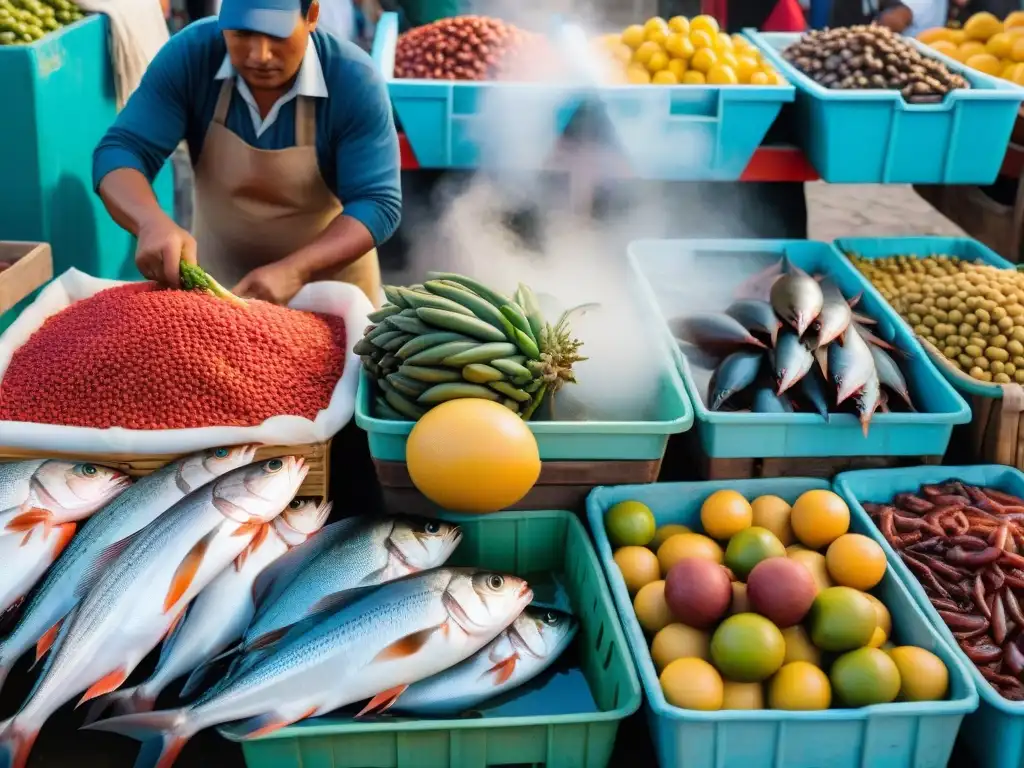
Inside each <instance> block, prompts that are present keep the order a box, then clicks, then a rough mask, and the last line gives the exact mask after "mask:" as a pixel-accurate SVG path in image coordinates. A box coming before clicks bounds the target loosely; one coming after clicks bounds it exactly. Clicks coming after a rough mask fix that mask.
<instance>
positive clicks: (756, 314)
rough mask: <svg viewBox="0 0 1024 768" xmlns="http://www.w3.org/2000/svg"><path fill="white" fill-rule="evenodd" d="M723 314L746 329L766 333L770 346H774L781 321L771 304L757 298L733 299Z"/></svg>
mask: <svg viewBox="0 0 1024 768" xmlns="http://www.w3.org/2000/svg"><path fill="white" fill-rule="evenodd" d="M725 314H727V315H728V316H729V317H731V318H732V319H733V320H736V321H738V322H739V323H740V324H741V325H743V327H744V328H746V329H748V330H751V331H759V332H760V333H764V334H767V335H768V336H769V337H770V338H771V341H772V346H773V347H774V346H775V339H776V337H778V335H779V329H780V328H781V327H782V321H781V320H779V318H778V317H777V316H776V314H775V310H773V309H772V305H771V304H769V303H768V302H767V301H759V300H757V299H743V300H741V301H734V302H733V303H732V304H730V305H729V308H728V309H727V310H725Z"/></svg>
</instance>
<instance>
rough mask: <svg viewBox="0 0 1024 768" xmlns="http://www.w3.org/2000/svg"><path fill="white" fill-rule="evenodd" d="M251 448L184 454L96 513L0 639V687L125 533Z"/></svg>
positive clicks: (244, 458) (39, 652)
mask: <svg viewBox="0 0 1024 768" xmlns="http://www.w3.org/2000/svg"><path fill="white" fill-rule="evenodd" d="M255 453H256V447H255V446H251V445H243V446H237V447H235V448H214V449H212V450H209V451H202V452H200V453H195V454H192V455H191V456H186V457H184V458H182V459H178V460H177V461H173V462H171V463H170V464H168V465H167V466H165V467H163V468H161V469H158V470H157V471H156V472H154V473H152V474H151V475H148V476H146V477H142V478H139V480H138V481H137V482H136V483H135V484H134V485H132V486H131V487H130V488H129V489H128V490H127V491H125V492H124V493H122V494H121V495H120V496H118V497H117V498H116V499H115V500H114V501H112V502H111V503H110V504H108V505H107V506H106V507H104V508H103V509H102V510H100V511H99V512H98V513H96V514H95V515H94V516H93V517H92V518H90V519H89V521H88V522H87V523H86V524H85V525H84V526H83V527H82V530H81V531H79V532H78V535H77V536H75V537H74V539H72V540H71V544H70V545H69V546H68V548H67V549H66V550H65V551H64V552H63V554H62V555H61V557H60V558H59V559H58V560H57V562H56V563H55V564H54V566H53V568H51V569H50V571H49V573H48V574H47V575H46V578H45V579H44V580H43V583H42V584H41V585H40V587H39V589H37V590H36V592H35V594H33V596H32V598H31V600H29V602H28V605H27V606H26V608H25V610H24V612H23V613H22V615H21V619H20V621H19V622H18V625H17V626H16V627H15V628H14V631H13V632H11V634H10V635H8V636H7V638H6V639H5V640H4V641H3V642H2V643H0V687H2V686H3V682H4V679H5V678H6V677H7V674H8V672H9V671H10V669H11V667H12V666H13V665H14V663H15V662H16V661H17V660H18V659H19V658H21V656H22V655H23V654H24V653H25V652H26V651H28V649H29V648H31V647H32V646H33V645H34V646H35V647H36V661H37V662H38V661H39V659H41V658H42V657H43V655H44V654H45V653H46V651H47V650H48V649H49V648H50V646H51V645H52V644H53V641H54V639H56V637H57V631H58V630H59V629H60V623H61V621H62V620H63V619H64V617H65V616H67V614H68V613H69V612H70V611H71V609H72V608H74V607H75V605H76V604H77V603H78V601H79V600H80V599H81V598H82V597H84V596H85V595H86V594H87V593H88V592H89V589H90V588H91V587H92V585H93V584H94V583H95V582H96V580H97V579H98V578H99V577H100V576H101V575H102V573H103V570H104V569H105V567H106V566H107V565H108V564H109V563H110V562H111V561H112V560H113V559H114V558H115V557H116V556H117V555H118V554H119V553H120V551H121V550H122V549H123V548H124V546H125V545H126V544H127V542H128V540H129V537H131V536H132V535H133V534H135V533H136V532H138V531H140V530H142V529H143V528H145V527H146V526H147V525H149V524H150V523H151V522H153V520H155V519H156V518H157V517H159V516H160V515H161V514H163V513H164V512H166V511H167V510H168V509H169V508H170V507H172V506H173V505H174V504H176V503H177V502H179V501H181V500H182V499H183V498H184V497H185V496H186V495H187V494H188V493H190V492H191V491H194V490H195V489H197V488H200V487H201V486H203V485H206V484H207V483H208V482H210V481H211V480H214V479H215V478H217V477H220V476H221V475H223V474H224V473H226V472H230V471H231V470H234V469H238V468H239V467H244V466H245V465H247V464H249V463H251V462H252V460H253V457H254V456H255Z"/></svg>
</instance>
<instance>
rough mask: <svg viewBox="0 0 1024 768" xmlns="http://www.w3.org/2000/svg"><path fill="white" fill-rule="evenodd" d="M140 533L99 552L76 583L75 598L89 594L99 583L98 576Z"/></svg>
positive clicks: (137, 532)
mask: <svg viewBox="0 0 1024 768" xmlns="http://www.w3.org/2000/svg"><path fill="white" fill-rule="evenodd" d="M140 533H142V531H141V530H140V531H136V532H135V533H133V534H132V535H131V536H125V537H124V538H123V539H121V540H120V541H115V542H114V543H113V544H111V545H110V546H109V547H107V548H106V549H105V550H103V552H101V553H100V554H99V555H98V556H97V557H96V559H95V560H94V561H93V562H92V564H91V565H90V566H89V569H88V570H87V571H86V572H85V574H83V576H82V578H81V579H80V580H79V582H78V588H77V589H76V590H75V597H76V598H77V599H79V600H80V599H81V598H83V597H85V596H86V595H87V594H89V591H90V590H91V589H92V588H93V587H94V586H96V582H97V581H99V579H100V576H102V575H103V574H104V572H105V571H106V570H107V568H109V567H110V564H111V563H113V562H114V561H115V560H117V558H118V557H120V556H121V553H122V552H124V551H125V550H126V549H127V548H128V545H129V544H131V543H132V542H133V541H134V540H135V538H136V537H137V536H138V535H139V534H140Z"/></svg>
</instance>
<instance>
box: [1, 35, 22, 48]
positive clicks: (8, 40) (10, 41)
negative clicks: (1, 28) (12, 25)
mask: <svg viewBox="0 0 1024 768" xmlns="http://www.w3.org/2000/svg"><path fill="white" fill-rule="evenodd" d="M17 41H18V40H17V38H16V37H15V36H14V33H13V32H0V45H14V43H16V42H17Z"/></svg>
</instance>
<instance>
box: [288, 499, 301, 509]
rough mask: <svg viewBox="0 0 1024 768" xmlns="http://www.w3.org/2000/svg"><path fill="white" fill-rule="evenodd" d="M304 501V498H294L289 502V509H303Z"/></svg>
mask: <svg viewBox="0 0 1024 768" xmlns="http://www.w3.org/2000/svg"><path fill="white" fill-rule="evenodd" d="M303 503H304V502H303V501H302V499H292V500H291V501H289V502H288V509H301V508H302V505H303Z"/></svg>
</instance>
